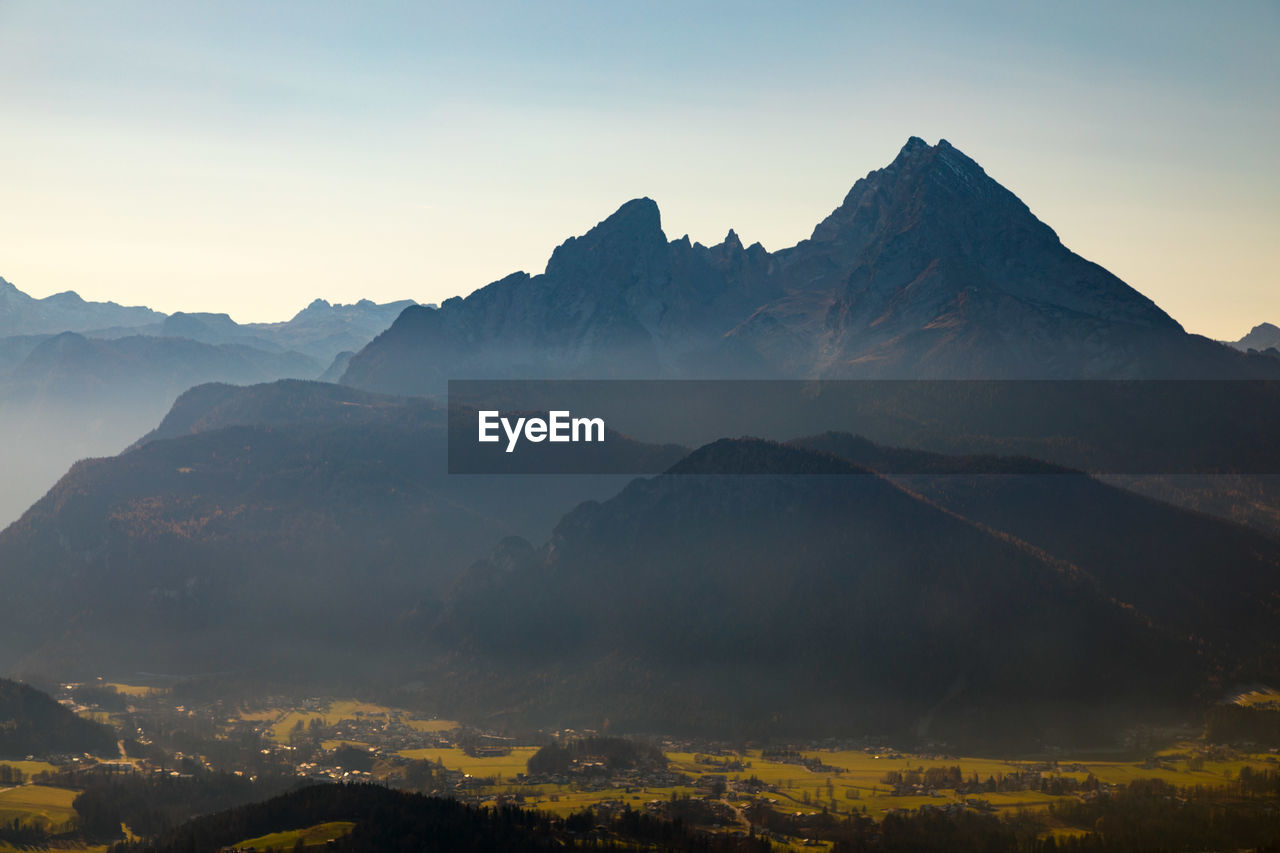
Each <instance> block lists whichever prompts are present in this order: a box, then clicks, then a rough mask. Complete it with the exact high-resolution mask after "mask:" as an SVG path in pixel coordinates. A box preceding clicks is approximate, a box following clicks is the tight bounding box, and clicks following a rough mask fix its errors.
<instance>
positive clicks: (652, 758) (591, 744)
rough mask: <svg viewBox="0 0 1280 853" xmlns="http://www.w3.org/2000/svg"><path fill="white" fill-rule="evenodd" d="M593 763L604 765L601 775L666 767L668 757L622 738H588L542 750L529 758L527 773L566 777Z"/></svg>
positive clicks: (563, 742)
mask: <svg viewBox="0 0 1280 853" xmlns="http://www.w3.org/2000/svg"><path fill="white" fill-rule="evenodd" d="M592 760H598V761H600V762H601V763H602V764H603V765H604V766H603V767H601V768H599V769H600V771H601V772H602V773H603V772H607V773H614V772H617V771H620V770H630V769H632V768H635V767H641V766H645V767H666V766H667V759H666V756H664V755H663V754H662V750H660V749H658V748H657V747H656V746H652V745H650V744H645V743H639V742H637V741H633V740H627V739H626V738H619V737H585V738H571V739H568V740H563V741H560V742H558V743H552V744H548V745H546V746H544V747H542V748H541V749H539V750H538V751H537V752H535V753H534V754H533V755H531V756H530V757H529V763H528V769H529V773H530V774H539V775H542V774H546V775H556V774H565V773H569V772H571V771H573V770H574V769H575V766H577V767H580V766H581V762H584V761H592Z"/></svg>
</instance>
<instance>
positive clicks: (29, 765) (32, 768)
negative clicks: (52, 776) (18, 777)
mask: <svg viewBox="0 0 1280 853" xmlns="http://www.w3.org/2000/svg"><path fill="white" fill-rule="evenodd" d="M0 764H7V765H8V766H10V767H16V768H18V769H19V770H21V771H22V772H23V773H25V774H26V775H27V776H28V777H30V776H33V775H34V774H36V773H46V772H48V771H50V770H57V769H58V765H56V764H50V763H49V762H47V761H9V760H7V759H6V760H0Z"/></svg>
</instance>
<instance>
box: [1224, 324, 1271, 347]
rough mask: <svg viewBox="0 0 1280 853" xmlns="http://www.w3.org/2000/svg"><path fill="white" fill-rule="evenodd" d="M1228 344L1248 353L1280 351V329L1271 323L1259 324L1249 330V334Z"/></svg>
mask: <svg viewBox="0 0 1280 853" xmlns="http://www.w3.org/2000/svg"><path fill="white" fill-rule="evenodd" d="M1228 344H1229V345H1230V346H1233V347H1235V348H1236V349H1238V350H1241V351H1242V352H1248V351H1249V350H1251V349H1252V350H1258V351H1259V352H1261V351H1263V350H1267V349H1273V348H1274V349H1280V327H1278V326H1275V325H1273V324H1271V323H1259V324H1258V325H1256V326H1254V327H1253V328H1252V329H1250V330H1249V334H1247V335H1245V336H1244V337H1243V338H1241V339H1240V340H1238V341H1229V342H1228Z"/></svg>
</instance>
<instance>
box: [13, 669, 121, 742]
mask: <svg viewBox="0 0 1280 853" xmlns="http://www.w3.org/2000/svg"><path fill="white" fill-rule="evenodd" d="M86 752H87V753H92V754H94V755H100V756H114V755H116V754H117V749H116V736H115V733H114V732H113V731H112V730H111V729H109V728H108V727H106V726H104V725H101V724H100V723H95V722H93V721H92V720H86V719H83V718H82V717H78V716H76V715H75V714H74V713H72V711H71V710H70V709H68V708H64V707H63V706H62V705H60V704H58V703H57V702H56V701H54V699H53V698H52V697H50V696H49V695H48V694H46V693H42V692H40V691H39V690H36V689H35V688H34V687H30V686H28V685H26V684H23V683H21V682H18V681H11V680H9V679H7V678H0V758H17V759H22V758H26V757H27V756H29V755H35V756H40V757H43V756H50V755H63V754H68V753H69V754H73V755H79V754H81V753H86Z"/></svg>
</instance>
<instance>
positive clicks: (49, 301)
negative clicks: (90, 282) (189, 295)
mask: <svg viewBox="0 0 1280 853" xmlns="http://www.w3.org/2000/svg"><path fill="white" fill-rule="evenodd" d="M162 319H164V315H163V314H161V313H159V312H158V311H152V310H151V309H150V308H129V307H125V306H122V305H117V304H116V303H114V302H86V301H84V300H83V299H81V298H80V297H79V295H77V294H76V293H75V292H73V291H70V290H68V291H66V292H65V293H55V294H53V295H52V296H46V297H45V298H44V299H36V298H34V297H31V296H28V295H27V294H25V293H23V292H22V291H21V290H18V288H16V287H14V286H13V285H12V284H10V283H9V282H7V281H5V280H4V279H3V278H0V336H10V335H39V334H56V333H58V332H87V331H89V330H91V329H101V328H105V327H108V326H124V327H131V328H132V327H138V326H145V325H147V324H150V323H155V322H158V321H159V320H162Z"/></svg>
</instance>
